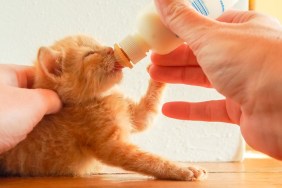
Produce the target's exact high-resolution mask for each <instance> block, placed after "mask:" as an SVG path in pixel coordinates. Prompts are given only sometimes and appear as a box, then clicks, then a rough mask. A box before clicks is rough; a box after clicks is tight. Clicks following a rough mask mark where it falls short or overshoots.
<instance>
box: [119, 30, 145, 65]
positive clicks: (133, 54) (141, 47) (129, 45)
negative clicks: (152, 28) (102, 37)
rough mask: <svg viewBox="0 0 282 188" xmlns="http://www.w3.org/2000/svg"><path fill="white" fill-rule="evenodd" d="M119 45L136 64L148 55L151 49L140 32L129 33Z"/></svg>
mask: <svg viewBox="0 0 282 188" xmlns="http://www.w3.org/2000/svg"><path fill="white" fill-rule="evenodd" d="M119 46H120V47H121V48H122V50H123V51H124V52H125V53H126V55H127V57H128V58H129V59H130V61H131V62H132V63H134V64H136V63H138V62H139V61H140V60H141V59H143V58H144V57H146V56H147V54H146V53H147V52H148V51H149V49H150V48H149V46H148V44H147V43H146V42H145V41H144V39H143V38H141V37H140V36H139V35H138V34H136V35H133V36H132V35H128V36H127V37H125V38H124V39H123V40H122V41H121V42H120V43H119Z"/></svg>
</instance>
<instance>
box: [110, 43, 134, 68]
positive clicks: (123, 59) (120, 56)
mask: <svg viewBox="0 0 282 188" xmlns="http://www.w3.org/2000/svg"><path fill="white" fill-rule="evenodd" d="M114 55H115V58H116V59H117V61H118V63H119V64H121V65H122V66H124V67H129V68H131V69H132V68H133V64H132V63H131V62H130V59H129V58H128V56H127V55H126V54H125V52H124V51H123V50H122V49H121V48H120V47H119V45H118V44H115V45H114Z"/></svg>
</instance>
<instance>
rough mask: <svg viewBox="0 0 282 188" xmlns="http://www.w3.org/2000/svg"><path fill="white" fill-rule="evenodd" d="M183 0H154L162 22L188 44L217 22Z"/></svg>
mask: <svg viewBox="0 0 282 188" xmlns="http://www.w3.org/2000/svg"><path fill="white" fill-rule="evenodd" d="M187 2H188V1H184V0H155V5H156V7H157V10H158V12H159V15H160V17H161V20H162V21H163V23H164V24H165V25H166V26H167V27H168V28H169V29H170V30H171V31H172V32H174V33H175V34H176V35H178V36H179V37H180V38H182V39H183V40H185V41H186V42H187V44H188V45H189V46H191V44H192V43H194V42H195V41H197V40H199V39H200V38H201V37H202V36H204V35H205V34H206V33H207V31H210V29H211V28H212V27H215V26H217V25H218V24H217V22H216V21H214V20H212V19H210V18H207V17H205V16H203V15H201V14H199V13H198V12H197V11H196V10H194V9H193V8H192V7H191V6H190V5H189V4H188V3H187Z"/></svg>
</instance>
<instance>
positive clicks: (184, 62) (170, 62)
mask: <svg viewBox="0 0 282 188" xmlns="http://www.w3.org/2000/svg"><path fill="white" fill-rule="evenodd" d="M151 60H152V63H153V64H155V65H160V66H199V65H198V62H197V59H196V57H195V55H194V53H193V52H192V50H191V49H190V48H189V46H187V45H186V44H183V45H181V46H179V47H178V48H177V49H175V50H174V51H172V52H171V53H169V54H166V55H159V54H156V53H152V55H151Z"/></svg>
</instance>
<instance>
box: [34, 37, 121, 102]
mask: <svg viewBox="0 0 282 188" xmlns="http://www.w3.org/2000/svg"><path fill="white" fill-rule="evenodd" d="M35 67H36V74H35V84H34V87H36V88H46V89H52V90H54V91H56V92H57V93H58V94H59V96H60V97H61V99H62V101H63V103H81V102H84V101H88V100H91V99H92V98H94V97H96V96H99V95H101V94H102V93H103V92H105V91H107V90H109V89H110V88H112V87H113V86H114V85H115V84H117V83H119V82H120V81H121V79H122V71H121V69H122V66H121V65H120V64H119V63H118V62H117V60H116V58H115V57H114V52H113V49H112V48H110V47H104V46H101V45H100V44H99V43H98V42H97V41H95V40H94V39H92V38H90V37H86V36H75V37H67V38H65V39H63V40H60V41H58V42H56V43H55V44H54V45H53V46H51V47H41V48H40V49H39V51H38V56H37V61H36V64H35Z"/></svg>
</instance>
